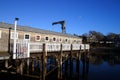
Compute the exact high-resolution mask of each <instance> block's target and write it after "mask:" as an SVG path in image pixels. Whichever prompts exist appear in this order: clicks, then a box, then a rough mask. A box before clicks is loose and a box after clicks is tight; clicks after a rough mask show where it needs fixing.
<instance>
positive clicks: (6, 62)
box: [5, 59, 8, 68]
mask: <svg viewBox="0 0 120 80" xmlns="http://www.w3.org/2000/svg"><path fill="white" fill-rule="evenodd" d="M5 67H6V68H7V67H8V60H7V59H6V60H5Z"/></svg>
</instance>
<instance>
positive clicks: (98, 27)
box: [0, 0, 120, 35]
mask: <svg viewBox="0 0 120 80" xmlns="http://www.w3.org/2000/svg"><path fill="white" fill-rule="evenodd" d="M0 10H1V11H0V22H6V23H11V24H14V18H15V17H18V18H20V20H19V21H18V24H19V25H23V26H31V27H35V28H40V29H45V30H51V31H55V32H61V25H59V24H58V25H54V26H52V22H56V21H61V20H65V21H66V32H67V33H69V34H78V35H82V34H84V33H88V32H89V31H90V30H94V31H98V32H101V33H103V34H108V33H109V32H113V33H120V0H0Z"/></svg>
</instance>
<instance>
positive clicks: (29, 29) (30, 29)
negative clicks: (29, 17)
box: [0, 22, 79, 38]
mask: <svg viewBox="0 0 120 80" xmlns="http://www.w3.org/2000/svg"><path fill="white" fill-rule="evenodd" d="M0 28H6V29H9V28H12V29H14V24H9V23H4V22H0ZM17 30H19V31H27V32H36V33H41V34H53V35H58V36H66V37H74V38H79V37H77V36H74V35H71V34H63V33H60V32H54V31H49V30H43V29H38V28H33V27H29V26H21V25H17Z"/></svg>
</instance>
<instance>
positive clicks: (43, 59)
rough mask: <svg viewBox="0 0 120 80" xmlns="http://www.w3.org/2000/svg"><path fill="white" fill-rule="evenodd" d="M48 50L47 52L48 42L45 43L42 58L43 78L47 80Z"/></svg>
mask: <svg viewBox="0 0 120 80" xmlns="http://www.w3.org/2000/svg"><path fill="white" fill-rule="evenodd" d="M46 54H47V52H46V44H43V58H42V62H43V65H42V70H43V71H42V72H43V73H42V80H45V77H46V63H47V59H46V58H47V56H46Z"/></svg>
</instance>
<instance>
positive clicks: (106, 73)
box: [0, 51, 120, 80]
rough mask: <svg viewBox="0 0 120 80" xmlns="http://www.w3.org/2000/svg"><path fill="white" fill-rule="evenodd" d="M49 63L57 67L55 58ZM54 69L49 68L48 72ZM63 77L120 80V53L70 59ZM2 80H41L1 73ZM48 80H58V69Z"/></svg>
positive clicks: (72, 79) (0, 78)
mask: <svg viewBox="0 0 120 80" xmlns="http://www.w3.org/2000/svg"><path fill="white" fill-rule="evenodd" d="M47 61H48V63H49V62H51V63H52V65H53V66H52V67H55V66H54V65H57V63H56V61H55V59H54V58H48V60H47ZM35 66H36V64H35ZM39 66H40V65H39ZM52 67H49V66H47V70H48V71H49V70H50V69H52ZM38 70H39V69H38ZM62 77H63V79H62V80H120V53H119V52H110V51H109V52H103V51H102V52H95V53H94V54H90V55H89V57H87V58H83V57H81V59H80V60H78V59H75V58H72V59H68V61H66V62H64V63H63V65H62ZM0 80H39V79H34V78H26V77H25V78H24V77H21V76H16V75H11V74H5V73H4V74H3V73H0ZM46 80H57V69H56V70H55V71H54V72H53V73H52V74H50V75H49V76H47V77H46Z"/></svg>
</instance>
